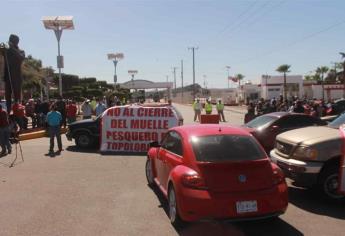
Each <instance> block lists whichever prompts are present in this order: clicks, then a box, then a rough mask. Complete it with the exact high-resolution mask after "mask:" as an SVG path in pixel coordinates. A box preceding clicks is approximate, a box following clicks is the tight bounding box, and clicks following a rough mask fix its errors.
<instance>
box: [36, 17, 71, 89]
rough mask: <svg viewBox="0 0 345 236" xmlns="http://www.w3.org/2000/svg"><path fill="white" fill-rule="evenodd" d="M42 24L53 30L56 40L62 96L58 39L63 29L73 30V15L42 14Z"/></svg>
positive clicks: (60, 87) (61, 63)
mask: <svg viewBox="0 0 345 236" xmlns="http://www.w3.org/2000/svg"><path fill="white" fill-rule="evenodd" d="M42 21H43V25H44V27H45V28H46V29H49V30H54V33H55V36H56V39H57V42H58V56H57V68H58V69H59V93H60V96H62V76H61V68H64V60H63V56H61V55H60V39H61V35H62V31H63V30H73V29H74V25H73V16H44V17H43V18H42Z"/></svg>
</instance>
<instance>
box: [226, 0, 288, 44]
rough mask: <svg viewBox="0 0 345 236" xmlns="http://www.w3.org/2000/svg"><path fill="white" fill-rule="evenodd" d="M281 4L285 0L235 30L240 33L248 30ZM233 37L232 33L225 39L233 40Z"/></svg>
mask: <svg viewBox="0 0 345 236" xmlns="http://www.w3.org/2000/svg"><path fill="white" fill-rule="evenodd" d="M283 3H285V0H281V1H280V2H278V3H277V4H275V5H271V7H270V8H268V9H267V10H266V11H263V12H262V14H259V15H256V17H254V18H253V19H252V21H249V22H248V23H247V24H246V25H245V27H241V28H237V29H236V31H237V32H240V31H243V30H244V29H245V28H249V27H251V26H252V25H254V24H256V23H258V22H259V21H260V20H261V19H263V18H264V17H265V16H266V15H268V14H270V13H271V12H272V11H273V10H274V9H276V8H278V7H280V6H281V5H282V4H283ZM234 36H235V34H234V32H233V33H232V34H231V36H230V37H228V38H227V39H230V38H233V37H234Z"/></svg>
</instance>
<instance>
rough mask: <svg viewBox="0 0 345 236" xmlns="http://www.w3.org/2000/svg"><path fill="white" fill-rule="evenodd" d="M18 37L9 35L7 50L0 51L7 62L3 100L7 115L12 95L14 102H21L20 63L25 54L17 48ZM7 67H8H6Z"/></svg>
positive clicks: (10, 106)
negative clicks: (4, 99)
mask: <svg viewBox="0 0 345 236" xmlns="http://www.w3.org/2000/svg"><path fill="white" fill-rule="evenodd" d="M18 44H19V37H18V36H17V35H14V34H11V35H10V38H9V41H8V45H9V48H8V49H6V50H1V54H3V55H4V57H5V59H7V62H5V65H6V66H5V67H6V68H5V75H4V80H5V98H6V105H7V113H8V114H9V113H10V112H11V109H12V93H13V96H14V101H15V102H20V101H21V90H22V81H23V79H22V63H23V61H24V59H25V52H24V51H22V50H20V49H19V47H18ZM7 65H8V67H7Z"/></svg>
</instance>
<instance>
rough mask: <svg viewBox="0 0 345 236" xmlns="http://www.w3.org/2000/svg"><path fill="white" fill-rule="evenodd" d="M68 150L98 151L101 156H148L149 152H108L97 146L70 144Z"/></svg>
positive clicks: (81, 151)
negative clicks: (81, 146) (103, 151)
mask: <svg viewBox="0 0 345 236" xmlns="http://www.w3.org/2000/svg"><path fill="white" fill-rule="evenodd" d="M66 150H67V151H69V152H80V153H94V154H95V153H98V154H100V155H101V156H146V155H147V152H142V153H138V152H106V153H102V152H100V151H99V150H98V148H97V147H92V148H80V147H78V146H68V147H67V148H66Z"/></svg>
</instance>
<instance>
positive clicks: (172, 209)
mask: <svg viewBox="0 0 345 236" xmlns="http://www.w3.org/2000/svg"><path fill="white" fill-rule="evenodd" d="M168 203H169V218H170V222H171V224H172V225H173V226H175V227H181V226H183V225H184V222H183V220H182V219H181V218H180V215H179V213H178V208H177V201H176V194H175V189H174V187H173V186H171V187H170V188H169V193H168Z"/></svg>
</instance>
